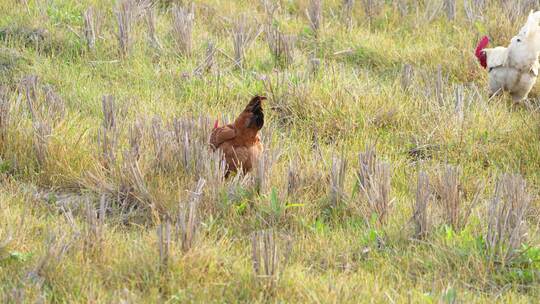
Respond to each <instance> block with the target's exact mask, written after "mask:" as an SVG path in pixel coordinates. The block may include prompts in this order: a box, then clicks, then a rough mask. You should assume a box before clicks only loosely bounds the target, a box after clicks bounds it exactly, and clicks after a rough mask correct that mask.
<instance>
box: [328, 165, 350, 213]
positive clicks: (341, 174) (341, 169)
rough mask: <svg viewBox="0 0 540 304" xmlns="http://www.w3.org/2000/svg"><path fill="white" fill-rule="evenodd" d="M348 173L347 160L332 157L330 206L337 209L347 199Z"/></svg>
mask: <svg viewBox="0 0 540 304" xmlns="http://www.w3.org/2000/svg"><path fill="white" fill-rule="evenodd" d="M346 173H347V160H346V159H344V158H343V155H342V156H341V157H333V158H332V167H331V169H330V198H329V199H330V206H331V207H332V208H334V209H337V208H339V207H340V206H341V204H342V202H343V200H344V199H345V189H344V185H345V176H346Z"/></svg>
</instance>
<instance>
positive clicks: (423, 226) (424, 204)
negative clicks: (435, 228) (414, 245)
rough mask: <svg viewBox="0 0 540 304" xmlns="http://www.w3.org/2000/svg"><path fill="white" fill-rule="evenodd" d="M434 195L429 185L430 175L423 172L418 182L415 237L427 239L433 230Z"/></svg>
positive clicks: (414, 213)
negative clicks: (432, 207) (432, 210)
mask: <svg viewBox="0 0 540 304" xmlns="http://www.w3.org/2000/svg"><path fill="white" fill-rule="evenodd" d="M432 199H433V194H432V190H431V186H430V184H429V177H428V175H427V174H426V173H425V172H423V171H421V172H419V173H418V182H417V185H416V200H415V204H414V211H413V222H414V227H415V229H414V237H415V238H417V239H425V238H426V237H427V236H428V235H429V233H430V228H431V225H432V223H431V221H432V219H431V206H430V205H431V203H432Z"/></svg>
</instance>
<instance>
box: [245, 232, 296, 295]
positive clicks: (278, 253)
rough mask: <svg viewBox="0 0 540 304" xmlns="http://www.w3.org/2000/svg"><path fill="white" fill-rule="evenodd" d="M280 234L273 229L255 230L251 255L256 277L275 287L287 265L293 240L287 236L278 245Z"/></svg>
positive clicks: (268, 285)
mask: <svg viewBox="0 0 540 304" xmlns="http://www.w3.org/2000/svg"><path fill="white" fill-rule="evenodd" d="M279 241H280V240H279V234H277V233H275V232H274V231H273V230H262V231H257V232H254V233H253V234H252V236H251V245H252V250H251V255H252V262H253V271H254V272H255V277H256V278H257V279H258V280H260V281H261V282H262V283H263V284H264V285H266V286H267V287H273V286H275V284H276V283H277V280H279V277H280V274H281V273H282V272H283V269H284V268H285V266H286V265H287V262H288V260H289V255H290V252H291V249H292V241H291V240H290V238H287V237H286V240H285V241H284V242H283V241H282V242H281V243H282V244H281V247H280V246H278V243H280V242H279Z"/></svg>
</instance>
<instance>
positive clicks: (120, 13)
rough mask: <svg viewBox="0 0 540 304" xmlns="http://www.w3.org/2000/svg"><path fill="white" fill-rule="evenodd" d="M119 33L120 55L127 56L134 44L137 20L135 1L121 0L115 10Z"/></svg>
mask: <svg viewBox="0 0 540 304" xmlns="http://www.w3.org/2000/svg"><path fill="white" fill-rule="evenodd" d="M114 14H115V16H116V22H117V26H118V31H117V33H116V38H117V39H118V47H119V51H120V55H122V56H124V57H125V56H127V55H128V54H129V52H130V51H131V46H132V44H133V37H132V35H133V34H132V27H133V22H134V18H135V4H134V3H133V0H119V2H118V3H117V6H116V7H115V9H114Z"/></svg>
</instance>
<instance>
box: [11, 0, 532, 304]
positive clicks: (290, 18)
mask: <svg viewBox="0 0 540 304" xmlns="http://www.w3.org/2000/svg"><path fill="white" fill-rule="evenodd" d="M87 2H91V3H86V2H85V3H86V4H85V3H83V2H76V3H75V2H73V1H67V0H53V1H47V2H43V1H28V4H24V3H25V1H17V2H13V1H0V10H1V11H2V12H3V13H2V16H3V17H2V18H0V73H1V75H0V84H2V85H3V86H6V87H7V92H8V93H7V100H9V102H10V104H11V120H10V122H9V125H8V127H7V128H6V130H7V131H6V134H7V135H6V136H5V137H2V136H1V135H2V133H0V185H1V186H0V245H2V241H3V240H4V239H6V238H7V237H8V236H11V238H12V240H11V241H10V242H8V243H7V244H6V246H5V247H0V302H2V300H4V302H8V301H13V302H16V299H17V295H22V296H21V297H20V298H21V299H22V302H23V303H32V302H34V301H36V300H38V299H43V300H44V301H45V302H47V303H49V302H50V303H116V302H119V301H120V300H122V299H123V300H126V301H129V302H130V303H141V302H147V303H154V302H165V303H186V302H202V303H207V302H219V303H223V302H226V303H233V302H249V303H253V302H290V303H299V302H300V303H302V302H308V303H310V302H321V303H334V302H338V303H358V302H377V303H379V302H384V303H386V302H395V303H403V302H415V303H454V301H457V302H466V303H469V302H477V303H492V302H523V303H530V302H534V299H537V298H538V297H540V293H539V290H540V288H539V287H540V284H539V283H540V279H539V275H540V254H539V250H540V249H539V248H540V243H539V241H540V234H539V233H538V231H537V227H538V223H539V221H538V211H539V210H540V209H539V208H540V204H539V201H538V199H537V197H536V196H533V200H532V205H531V208H530V210H529V213H528V214H527V217H526V218H527V221H528V224H529V225H528V231H527V232H528V234H527V240H526V241H525V242H524V243H523V247H522V248H523V249H526V250H523V253H522V254H521V255H520V256H519V257H518V258H516V259H514V260H512V262H511V263H509V264H506V265H501V264H499V263H497V262H495V261H493V260H490V259H489V252H487V251H486V246H485V238H484V236H485V233H486V230H487V225H488V224H487V223H488V212H487V205H488V202H489V200H490V198H491V197H492V195H493V192H494V187H495V181H496V180H497V178H498V177H499V176H500V175H501V174H503V173H505V172H509V173H519V174H521V175H522V176H523V177H524V178H525V179H526V180H527V184H528V189H527V190H528V191H529V192H530V193H532V194H533V195H534V194H536V193H538V190H539V185H540V174H539V172H540V136H539V134H540V133H539V131H540V124H539V122H540V117H539V114H538V111H537V109H536V108H537V104H538V100H537V96H538V92H539V91H538V88H535V89H534V90H533V92H532V93H531V100H530V101H529V103H530V105H531V106H524V105H514V104H512V103H511V102H510V101H509V98H507V97H506V96H500V97H496V98H493V99H491V100H488V98H487V94H486V92H485V90H484V88H485V86H486V79H487V77H486V73H485V71H484V70H482V69H481V68H480V67H479V65H478V64H477V63H476V59H475V58H474V55H473V50H474V46H475V43H476V42H477V40H478V38H479V37H480V36H481V35H483V34H489V35H490V36H491V37H492V38H493V40H494V43H495V44H506V43H507V42H508V41H509V39H510V38H511V36H512V34H513V33H515V32H517V30H518V29H519V27H520V25H521V23H523V22H524V21H525V19H526V17H525V16H526V15H522V16H521V17H520V18H518V21H517V22H515V23H512V22H510V21H509V20H508V19H507V17H505V13H504V11H503V10H502V9H501V8H500V7H499V6H498V4H496V3H495V2H497V1H489V2H490V4H489V5H488V9H487V10H486V11H485V14H484V15H485V16H484V19H483V20H479V21H477V22H476V23H470V22H469V21H468V20H467V19H466V17H465V13H464V12H463V10H462V8H461V2H459V1H458V3H459V6H460V8H459V9H458V14H457V18H456V19H455V20H453V21H449V20H447V19H446V18H445V17H444V14H442V13H441V14H440V15H441V17H440V18H435V19H434V20H433V21H431V22H430V23H428V22H427V21H425V17H424V13H423V10H424V8H423V7H422V6H420V7H419V8H418V10H419V15H418V16H417V15H416V12H415V11H414V10H411V12H410V13H409V14H408V15H406V16H403V17H402V16H400V14H399V13H398V11H397V9H395V8H393V7H392V6H391V5H390V4H386V5H385V6H384V8H383V9H382V11H381V12H380V14H378V15H377V16H375V17H374V19H373V20H371V22H368V19H367V17H365V15H364V12H363V10H362V4H361V2H362V1H356V2H358V3H357V4H356V6H355V10H354V14H353V15H354V19H355V20H354V22H353V26H352V28H350V29H348V28H347V27H346V26H344V25H343V23H342V21H341V18H340V10H341V4H340V3H341V1H338V0H327V1H324V6H323V7H324V10H323V23H322V24H323V25H322V28H321V31H320V33H319V34H318V35H317V36H315V35H314V33H313V32H312V31H311V29H310V27H309V22H308V20H307V18H306V15H305V13H304V12H305V10H306V8H307V7H308V1H307V0H300V1H281V3H282V8H281V10H280V11H279V12H278V13H277V14H276V16H275V19H276V20H274V23H275V24H278V25H279V26H280V29H281V30H282V31H284V32H285V33H288V34H294V35H297V41H296V46H295V54H294V55H295V56H294V62H293V63H292V64H291V65H290V66H288V67H278V66H277V65H276V62H275V60H274V59H273V58H272V55H271V52H270V50H269V48H268V45H267V42H266V41H265V35H264V33H262V34H261V35H260V36H259V37H258V38H257V39H256V40H255V41H254V42H253V44H252V45H251V46H250V47H249V49H248V50H247V52H246V57H245V62H244V68H243V69H235V68H234V64H233V62H232V61H231V60H230V58H229V57H232V56H233V44H232V38H231V34H230V31H231V30H232V21H233V20H234V19H235V18H236V17H237V16H238V15H240V14H241V13H245V14H247V15H248V17H249V18H250V19H249V20H250V22H255V21H257V22H259V23H261V22H263V21H264V20H265V18H266V16H265V14H264V10H263V8H262V6H261V5H260V4H259V1H248V0H242V1H217V0H199V1H195V6H196V12H195V27H194V30H193V55H192V56H191V57H189V58H185V57H182V56H181V55H179V53H178V52H177V51H176V49H175V46H174V42H173V39H172V37H171V32H170V30H171V22H172V18H171V14H170V6H169V5H167V4H166V2H167V1H162V2H160V3H159V5H158V8H157V11H156V12H157V22H156V32H157V36H158V39H159V41H160V43H161V44H162V46H163V47H162V48H161V49H154V48H152V47H151V46H150V45H149V44H148V40H147V29H146V24H145V20H144V18H140V19H137V20H136V22H135V24H134V26H133V31H132V35H133V36H132V38H133V47H132V50H131V52H130V54H129V55H128V56H127V57H125V58H122V57H121V56H120V55H119V52H118V42H117V40H116V36H115V33H116V31H117V26H116V19H115V17H114V14H113V6H112V5H111V4H110V1H102V0H93V1H87ZM386 2H389V1H386ZM491 2H493V3H491ZM497 3H498V2H497ZM87 5H88V6H89V5H93V6H94V7H95V8H96V10H98V11H99V12H100V15H101V16H102V18H101V30H100V34H99V36H98V38H97V41H96V48H95V49H94V50H88V49H87V48H86V44H85V40H84V34H83V27H84V19H83V13H84V11H85V10H86V8H87ZM36 33H40V34H39V35H37V34H36ZM208 41H214V42H215V44H216V47H217V48H218V49H219V51H218V53H216V67H215V69H214V71H213V72H212V73H209V74H203V75H202V76H196V75H193V74H192V71H193V70H194V69H195V68H196V67H197V66H198V65H199V64H200V63H201V62H202V61H203V60H204V56H205V55H204V54H205V49H206V46H207V44H208ZM311 57H316V58H319V59H320V61H321V68H320V70H319V71H318V73H317V74H316V75H314V76H309V75H308V71H309V64H310V58H311ZM405 64H411V65H412V66H413V67H414V75H415V76H414V78H413V80H412V84H411V87H410V88H409V89H408V90H404V89H402V88H401V84H400V78H401V71H402V68H403V66H404V65H405ZM439 66H440V67H441V71H442V75H443V78H444V81H443V82H442V96H443V97H444V102H443V104H439V102H438V101H437V97H436V96H435V94H434V88H435V86H436V85H435V78H436V75H437V69H438V67H439ZM30 74H34V75H38V77H39V82H40V84H46V85H50V86H51V87H52V88H53V89H54V91H55V92H57V93H58V95H59V96H60V97H61V98H62V99H63V101H64V103H65V106H66V115H65V116H64V117H63V118H61V119H59V121H58V122H56V123H55V124H51V125H52V132H51V134H50V136H48V137H47V139H48V154H47V157H46V161H45V163H39V161H38V158H37V156H36V152H35V150H34V147H35V142H36V137H35V131H34V128H33V126H32V119H31V116H30V114H29V111H28V109H27V104H26V98H25V97H24V94H23V90H22V86H20V85H19V83H20V80H21V79H22V78H23V77H24V76H26V75H30ZM263 78H264V79H265V80H263ZM458 85H462V86H463V88H464V89H463V92H464V97H465V102H466V106H465V110H464V117H463V119H462V120H460V119H459V118H457V115H456V114H455V110H454V109H455V105H454V101H455V97H454V94H455V93H454V88H455V87H456V86H458ZM270 88H271V89H270ZM255 94H264V95H267V96H268V97H269V100H268V102H267V104H266V105H265V114H266V122H265V127H264V129H263V139H264V144H265V148H266V150H267V151H279V152H280V157H279V159H278V160H277V161H275V162H274V163H273V165H272V167H271V168H268V172H267V174H268V179H267V180H266V182H267V185H266V186H265V187H263V188H262V190H261V191H260V192H257V191H255V189H254V188H253V186H251V185H250V184H249V183H247V184H235V183H234V182H230V181H228V182H226V183H225V184H220V185H216V184H213V183H211V182H209V183H208V185H207V187H206V188H204V193H203V195H202V198H201V206H202V208H201V210H200V214H199V215H200V219H201V222H202V224H201V226H200V228H199V233H198V237H197V239H196V242H195V245H194V246H193V248H191V250H189V251H188V252H183V251H182V250H181V249H180V245H179V244H178V243H176V242H173V244H172V245H171V249H170V256H169V261H168V263H167V266H166V267H163V265H162V264H161V263H160V255H159V242H158V237H157V234H156V229H157V227H158V225H159V224H161V223H162V222H164V221H165V218H166V217H167V216H174V215H175V214H176V212H177V209H178V208H179V207H178V201H179V200H180V201H183V202H184V201H186V200H187V197H188V196H189V192H188V191H189V190H191V189H193V188H194V185H195V184H196V182H197V176H196V175H197V173H194V171H190V170H191V169H187V168H184V167H182V166H181V165H180V164H178V163H175V162H173V161H172V162H169V165H170V168H165V169H164V168H159V166H157V165H156V155H157V153H156V151H155V147H154V143H153V141H152V140H151V134H152V129H151V128H148V129H145V131H144V132H145V133H144V136H143V141H142V144H141V156H140V159H139V161H138V162H137V164H138V166H139V170H140V172H141V174H142V175H141V176H142V180H143V181H144V184H145V186H146V188H147V189H146V190H147V192H148V197H143V196H142V194H141V193H143V192H144V191H142V190H141V189H135V190H133V189H132V190H133V191H132V192H133V193H135V194H138V195H141V197H135V198H133V197H131V198H130V199H129V200H126V202H127V204H128V205H127V206H126V205H125V204H124V205H122V199H121V197H120V196H114V195H113V194H118V193H121V192H122V191H123V190H125V188H122V187H123V186H126V185H127V186H130V185H131V186H133V183H132V182H131V180H130V178H132V177H133V176H132V175H130V174H131V173H129V172H128V171H129V170H128V169H127V168H126V167H123V165H124V163H125V162H127V161H124V158H126V159H127V156H124V154H123V151H124V150H125V149H127V147H128V146H129V140H128V138H129V134H130V130H131V129H130V128H131V127H132V125H133V123H134V122H135V121H136V120H137V119H142V120H143V121H145V122H146V124H150V122H151V121H152V119H153V118H155V117H160V118H161V119H162V121H163V127H164V128H168V127H169V122H170V120H171V119H172V118H175V117H198V116H200V115H202V116H205V117H209V118H210V119H209V121H208V124H209V125H208V126H206V127H207V128H208V127H211V124H212V123H213V121H214V119H215V118H218V117H219V118H221V117H229V118H233V117H234V116H235V115H237V114H238V113H239V112H240V111H241V110H242V109H243V107H244V106H245V104H246V103H247V101H248V100H249V98H250V97H251V96H252V95H255ZM104 95H113V96H114V97H115V99H116V103H117V106H118V108H119V111H120V112H121V113H122V114H120V115H118V122H117V123H118V132H119V134H120V135H119V143H118V149H117V151H116V152H117V156H118V163H117V164H115V166H116V167H115V166H113V168H111V169H110V170H108V169H106V168H104V167H103V165H102V163H101V159H100V155H99V152H98V151H99V150H98V138H99V136H98V133H99V131H100V127H101V123H102V120H103V113H102V108H101V98H102V96H104ZM40 98H41V97H40ZM469 103H470V104H469ZM49 118H50V117H46V119H49ZM1 126H2V123H1V121H0V128H1ZM0 131H2V130H0ZM202 142H204V139H203V141H202ZM191 144H192V145H197V144H199V145H203V143H201V142H199V141H195V142H192V143H191ZM367 145H374V146H375V147H376V150H377V154H378V157H379V158H380V159H382V160H384V161H387V162H389V163H390V164H391V167H392V183H391V186H392V191H391V197H392V199H393V201H392V207H391V209H390V211H389V215H388V219H387V220H386V222H384V223H378V222H377V219H376V218H371V219H369V217H370V216H371V215H368V216H366V214H365V212H364V211H362V210H364V209H363V208H364V207H365V202H364V201H362V200H361V199H360V198H359V195H358V186H357V181H356V178H355V172H356V171H357V170H358V164H357V162H358V153H359V152H361V151H364V150H365V148H366V146H367ZM424 145H428V146H429V147H432V148H430V149H427V150H426V151H425V152H423V156H425V157H424V158H422V159H418V158H415V157H412V156H411V155H410V153H409V152H410V150H411V149H414V148H416V147H421V146H424ZM204 148H205V147H199V148H198V149H199V150H204ZM167 153H170V151H169V152H167ZM169 156H170V154H169ZM334 156H342V157H343V158H345V159H346V160H347V161H348V169H347V171H346V175H345V180H344V186H343V188H344V193H345V197H344V200H343V201H342V202H341V203H340V204H339V206H334V207H332V206H331V204H330V201H329V192H330V191H329V190H330V183H329V180H330V172H331V168H330V167H331V164H332V157H334ZM293 162H296V163H297V168H296V169H295V170H293V171H294V172H296V174H297V177H298V182H297V187H296V189H295V190H294V191H292V192H290V193H288V191H287V187H288V177H287V176H288V171H289V166H290V164H291V163H293ZM446 164H451V165H455V166H458V167H459V168H461V171H462V175H461V178H460V188H461V189H462V191H463V192H464V193H465V198H466V199H465V201H467V202H469V201H471V200H472V197H473V194H474V193H475V191H477V187H476V185H478V184H482V183H483V184H485V187H484V188H482V190H481V191H480V200H479V204H477V205H476V206H475V207H474V208H473V209H472V213H471V217H470V219H469V221H468V223H467V225H466V226H465V227H464V228H463V229H462V230H460V231H455V230H453V229H452V228H450V227H448V226H446V225H445V224H444V221H443V220H442V215H441V212H444V210H441V208H439V207H437V206H434V207H433V210H434V211H433V212H434V218H433V225H432V227H431V229H430V234H429V235H428V237H427V238H425V239H423V240H416V239H414V237H413V233H414V226H413V223H412V222H411V217H412V214H413V205H414V201H415V190H416V189H415V187H416V176H417V173H418V170H420V169H421V170H425V171H427V172H428V174H429V175H430V176H431V177H432V178H434V177H435V176H436V174H437V173H438V172H439V169H440V168H441V167H442V166H444V165H446ZM195 172H198V171H196V170H195ZM231 184H232V185H231ZM108 186H110V187H111V189H109V190H106V188H107V187H108ZM214 192H215V193H217V194H216V195H214ZM103 193H105V194H108V195H109V196H108V197H109V199H110V201H109V204H110V207H111V208H110V210H109V212H108V213H107V216H106V218H105V220H104V224H103V225H104V228H103V234H102V239H101V241H99V242H98V241H96V239H95V238H93V237H92V234H91V233H89V229H90V228H91V227H90V225H89V224H88V221H89V220H88V215H87V213H86V212H85V206H86V204H89V205H91V206H99V202H100V197H101V195H102V194H103ZM122 207H124V208H122ZM132 207H133V208H134V209H133V210H131V211H128V210H127V209H129V208H132ZM126 208H127V209H126ZM366 217H367V218H368V219H367V220H366ZM260 229H274V230H275V231H276V236H277V238H278V240H277V242H278V248H279V249H280V250H279V254H278V255H279V256H280V257H281V256H282V255H283V254H284V253H285V252H286V251H287V250H286V249H285V237H279V235H288V236H290V237H291V239H292V241H291V244H292V250H291V252H290V256H289V258H288V261H287V263H286V264H285V265H281V271H280V273H279V276H278V279H277V280H276V282H274V283H273V284H270V285H268V284H264V282H265V281H264V280H261V279H259V278H256V277H255V275H254V273H253V266H252V262H251V254H252V253H251V235H252V233H253V232H254V231H257V230H260ZM53 235H54V236H56V237H57V238H60V237H61V236H65V240H64V241H62V240H60V241H56V242H52V244H53V245H52V247H51V246H48V244H49V243H50V242H49V239H50V238H51V236H53ZM68 241H69V242H68ZM64 243H69V244H70V246H69V250H66V252H62V251H61V250H60V249H61V248H56V247H55V245H56V246H58V245H62V244H64ZM89 244H90V245H89ZM47 251H51V252H52V253H53V258H48V259H44V258H43V257H44V256H46V253H47ZM56 257H58V258H56ZM40 261H45V262H44V263H43V265H41V266H42V267H38V266H39V265H40ZM282 264H283V263H282ZM36 269H39V271H38V273H37V275H31V274H32V271H35V270H36Z"/></svg>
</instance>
